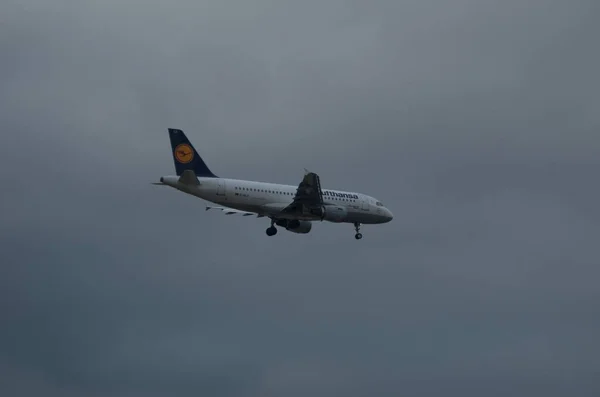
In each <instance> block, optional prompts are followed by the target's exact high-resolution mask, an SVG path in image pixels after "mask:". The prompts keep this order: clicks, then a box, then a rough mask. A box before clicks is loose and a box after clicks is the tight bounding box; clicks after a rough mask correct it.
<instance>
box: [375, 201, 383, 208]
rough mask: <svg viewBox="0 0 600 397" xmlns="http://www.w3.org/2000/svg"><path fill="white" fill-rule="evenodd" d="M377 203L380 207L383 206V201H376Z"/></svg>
mask: <svg viewBox="0 0 600 397" xmlns="http://www.w3.org/2000/svg"><path fill="white" fill-rule="evenodd" d="M375 205H377V206H378V207H383V204H382V203H381V201H378V202H376V203H375Z"/></svg>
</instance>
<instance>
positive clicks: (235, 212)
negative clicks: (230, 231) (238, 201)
mask: <svg viewBox="0 0 600 397" xmlns="http://www.w3.org/2000/svg"><path fill="white" fill-rule="evenodd" d="M208 210H220V211H222V212H223V213H225V215H242V216H252V215H255V216H256V217H257V218H262V217H264V215H261V214H257V213H256V212H249V211H241V210H236V209H234V208H228V207H211V206H207V207H206V211H208Z"/></svg>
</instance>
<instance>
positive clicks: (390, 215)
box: [385, 208, 394, 222]
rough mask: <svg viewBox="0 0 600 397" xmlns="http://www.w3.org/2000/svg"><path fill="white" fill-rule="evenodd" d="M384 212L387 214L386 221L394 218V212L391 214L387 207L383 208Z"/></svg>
mask: <svg viewBox="0 0 600 397" xmlns="http://www.w3.org/2000/svg"><path fill="white" fill-rule="evenodd" d="M385 214H386V215H387V218H388V222H389V221H391V220H392V219H394V214H392V211H390V210H389V209H387V208H386V209H385Z"/></svg>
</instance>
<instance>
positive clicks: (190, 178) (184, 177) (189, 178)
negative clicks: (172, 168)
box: [179, 170, 200, 186]
mask: <svg viewBox="0 0 600 397" xmlns="http://www.w3.org/2000/svg"><path fill="white" fill-rule="evenodd" d="M179 182H181V183H183V184H184V185H191V186H194V185H196V186H197V185H199V184H200V182H198V177H196V173H195V172H194V171H192V170H185V171H183V173H182V174H181V176H180V177H179Z"/></svg>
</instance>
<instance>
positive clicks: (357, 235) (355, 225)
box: [354, 222, 362, 240]
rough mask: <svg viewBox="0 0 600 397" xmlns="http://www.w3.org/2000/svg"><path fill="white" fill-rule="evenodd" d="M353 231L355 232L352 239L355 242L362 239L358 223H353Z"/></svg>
mask: <svg viewBox="0 0 600 397" xmlns="http://www.w3.org/2000/svg"><path fill="white" fill-rule="evenodd" d="M354 230H356V234H355V235H354V238H355V239H357V240H360V239H361V238H362V234H361V233H360V223H358V222H355V223H354Z"/></svg>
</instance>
